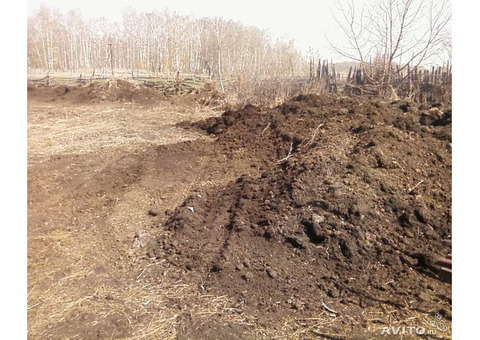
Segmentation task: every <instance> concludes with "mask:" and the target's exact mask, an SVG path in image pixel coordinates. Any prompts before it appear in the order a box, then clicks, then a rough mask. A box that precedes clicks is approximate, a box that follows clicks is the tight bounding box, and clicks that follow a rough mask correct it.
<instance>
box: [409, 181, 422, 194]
mask: <svg viewBox="0 0 480 340" xmlns="http://www.w3.org/2000/svg"><path fill="white" fill-rule="evenodd" d="M423 182H425V180H424V179H422V180H421V181H420V182H418V183H417V184H415V185H414V186H413V188H410V189H408V191H407V192H408V193H411V192H412V191H413V190H415V189H416V188H417V187H418V186H419V185H420V184H422V183H423Z"/></svg>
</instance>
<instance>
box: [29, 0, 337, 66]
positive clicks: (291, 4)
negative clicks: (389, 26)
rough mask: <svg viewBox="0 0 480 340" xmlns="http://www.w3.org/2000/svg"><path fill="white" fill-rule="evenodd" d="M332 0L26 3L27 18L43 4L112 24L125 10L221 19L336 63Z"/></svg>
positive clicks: (61, 0)
mask: <svg viewBox="0 0 480 340" xmlns="http://www.w3.org/2000/svg"><path fill="white" fill-rule="evenodd" d="M334 2H335V0H290V1H280V0H277V1H272V0H264V1H262V0H235V1H228V0H224V1H219V0H196V1H195V0H157V1H152V0H136V1H128V0H116V1H102V0H27V6H28V15H31V14H33V13H34V12H35V11H36V10H37V9H39V8H40V5H41V4H42V3H43V4H45V5H46V6H47V7H49V8H51V9H59V10H60V11H61V12H62V13H66V12H67V11H68V10H70V9H78V10H80V12H81V13H82V15H83V17H84V18H89V17H106V18H109V19H112V21H117V20H120V18H121V15H122V12H123V10H124V9H125V8H127V7H133V8H135V9H136V10H137V12H151V11H154V10H158V11H162V10H163V9H166V8H168V9H169V10H170V11H172V12H177V13H179V14H187V15H193V16H195V17H214V16H218V17H222V18H224V19H227V20H228V19H232V20H234V21H239V22H241V23H243V24H245V25H252V26H257V27H259V28H262V29H268V30H269V32H271V34H272V36H273V37H287V38H290V39H294V40H295V43H296V45H297V47H298V48H300V49H301V50H302V51H304V52H307V51H308V49H309V47H310V46H311V47H313V48H314V49H315V50H318V53H319V54H318V56H319V57H321V58H331V57H333V58H334V60H336V61H340V57H339V56H338V57H335V56H333V55H332V52H331V51H329V50H328V49H327V47H326V46H327V42H326V40H325V38H324V35H325V34H326V33H327V34H328V36H329V39H332V40H338V39H342V36H341V35H340V34H339V30H337V28H336V26H337V24H336V22H335V21H334V19H333V18H332V15H331V10H330V8H332V10H333V7H332V5H333V3H334Z"/></svg>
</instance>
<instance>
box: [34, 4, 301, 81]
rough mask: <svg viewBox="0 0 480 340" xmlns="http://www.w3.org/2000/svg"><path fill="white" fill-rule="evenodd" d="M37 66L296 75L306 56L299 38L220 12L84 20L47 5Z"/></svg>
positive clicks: (39, 24)
mask: <svg viewBox="0 0 480 340" xmlns="http://www.w3.org/2000/svg"><path fill="white" fill-rule="evenodd" d="M27 39H28V40H27V43H28V59H27V60H28V66H29V67H30V68H32V69H46V70H61V71H70V70H73V71H75V70H78V69H84V68H88V69H93V70H109V69H110V68H112V69H125V70H132V71H133V70H148V71H149V72H152V73H163V74H175V73H177V72H181V73H190V74H192V73H202V74H209V75H212V76H213V75H215V76H216V77H220V78H221V76H222V73H225V74H228V75H236V74H243V75H245V74H249V75H252V76H258V77H266V76H268V77H287V76H288V77H291V76H295V75H299V74H302V73H303V74H305V71H304V70H305V67H308V66H306V62H305V59H304V57H303V56H302V55H301V53H300V52H299V51H297V50H296V49H295V47H294V45H293V42H292V41H273V40H272V39H271V37H270V36H269V34H268V33H267V32H266V31H264V30H260V29H258V28H255V27H250V26H244V25H242V24H241V23H238V22H233V21H226V20H224V19H219V18H213V19H212V18H201V19H197V18H193V17H189V16H182V15H178V14H174V13H170V12H168V11H164V12H152V13H137V12H136V11H135V10H133V9H127V10H125V11H124V13H123V17H122V19H121V21H120V22H113V23H112V22H109V21H108V20H107V19H105V18H99V19H90V20H84V19H83V18H82V16H81V15H80V14H79V13H78V12H75V11H70V12H68V13H66V14H62V13H60V12H58V11H52V10H50V9H49V8H47V7H45V6H43V7H41V8H40V9H39V11H37V13H36V14H35V15H33V16H31V17H29V18H28V38H27Z"/></svg>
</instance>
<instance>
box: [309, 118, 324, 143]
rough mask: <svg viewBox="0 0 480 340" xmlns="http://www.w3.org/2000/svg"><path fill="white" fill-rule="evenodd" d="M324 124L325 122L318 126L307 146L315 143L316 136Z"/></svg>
mask: <svg viewBox="0 0 480 340" xmlns="http://www.w3.org/2000/svg"><path fill="white" fill-rule="evenodd" d="M324 125H325V124H324V123H321V124H319V125H318V126H317V127H316V129H315V131H314V132H313V135H312V138H310V140H309V141H308V143H307V144H305V146H307V145H309V144H311V143H313V141H314V140H315V137H316V136H317V133H318V130H319V129H320V128H321V127H322V126H324Z"/></svg>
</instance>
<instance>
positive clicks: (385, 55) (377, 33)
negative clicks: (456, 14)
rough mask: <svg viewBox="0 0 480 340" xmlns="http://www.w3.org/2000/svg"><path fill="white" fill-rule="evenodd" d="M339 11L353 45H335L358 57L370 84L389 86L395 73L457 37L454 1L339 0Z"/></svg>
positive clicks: (429, 56) (346, 54)
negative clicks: (358, 0)
mask: <svg viewBox="0 0 480 340" xmlns="http://www.w3.org/2000/svg"><path fill="white" fill-rule="evenodd" d="M336 10H337V13H338V14H337V15H334V18H335V20H336V22H337V23H338V24H339V27H340V28H341V30H342V32H343V34H344V35H345V37H346V41H347V44H346V45H343V46H339V45H336V44H334V43H332V42H331V41H329V45H330V47H331V48H332V49H333V50H334V51H336V52H337V53H338V54H340V55H341V56H344V57H347V58H349V59H351V60H355V61H358V62H359V63H360V65H361V67H362V70H363V71H364V74H365V75H366V77H367V79H368V81H369V82H370V83H375V84H379V85H389V84H390V82H391V80H392V76H393V75H394V74H395V73H399V72H402V71H403V70H404V69H405V68H406V67H410V66H411V67H412V69H413V68H414V67H415V66H419V65H421V64H422V63H424V62H426V61H428V60H431V59H432V58H433V57H435V56H436V55H437V54H438V48H439V46H445V44H446V43H445V42H446V41H448V40H449V39H450V38H449V37H450V36H451V30H450V23H451V18H452V13H451V4H450V0H368V1H367V2H365V3H364V4H363V5H362V6H361V7H359V6H358V5H356V4H355V2H354V0H339V1H337V2H336ZM327 40H328V37H327ZM372 60H373V61H374V62H375V67H371V61H372ZM367 65H369V67H367ZM394 66H398V67H394Z"/></svg>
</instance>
